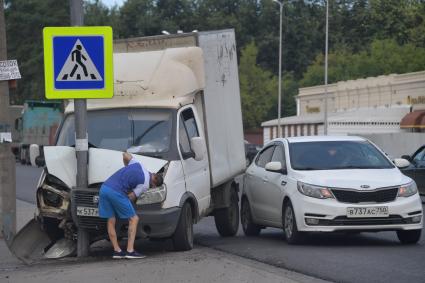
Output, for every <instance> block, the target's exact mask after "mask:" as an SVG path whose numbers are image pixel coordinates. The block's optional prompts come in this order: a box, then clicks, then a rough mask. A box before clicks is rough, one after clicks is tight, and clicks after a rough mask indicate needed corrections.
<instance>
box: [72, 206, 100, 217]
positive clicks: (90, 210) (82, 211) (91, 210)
mask: <svg viewBox="0 0 425 283" xmlns="http://www.w3.org/2000/svg"><path fill="white" fill-rule="evenodd" d="M77 215H78V216H94V217H96V216H99V209H98V208H97V207H85V206H77Z"/></svg>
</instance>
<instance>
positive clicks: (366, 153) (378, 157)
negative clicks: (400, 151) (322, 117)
mask: <svg viewBox="0 0 425 283" xmlns="http://www.w3.org/2000/svg"><path fill="white" fill-rule="evenodd" d="M289 151H290V159H291V166H292V168H293V169H294V170H335V169H389V168H394V165H393V164H392V163H391V162H390V161H389V160H388V159H387V158H386V157H385V156H384V155H383V154H382V153H381V152H380V151H379V150H378V149H376V147H375V146H373V145H372V144H371V143H369V142H367V141H324V142H297V143H290V144H289Z"/></svg>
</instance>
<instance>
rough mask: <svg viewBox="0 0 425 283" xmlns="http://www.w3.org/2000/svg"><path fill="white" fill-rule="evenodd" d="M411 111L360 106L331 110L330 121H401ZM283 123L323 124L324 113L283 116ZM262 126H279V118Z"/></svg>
mask: <svg viewBox="0 0 425 283" xmlns="http://www.w3.org/2000/svg"><path fill="white" fill-rule="evenodd" d="M409 112H410V108H409V107H408V106H399V107H377V108H360V109H353V110H349V111H345V112H329V114H328V115H329V116H328V122H329V123H331V122H399V121H400V120H401V119H402V118H403V116H405V115H406V114H407V113H409ZM280 121H281V125H294V124H323V121H324V115H323V113H318V114H307V115H302V116H291V117H285V118H281V120H280ZM261 126H262V127H272V126H277V119H274V120H270V121H266V122H263V123H261Z"/></svg>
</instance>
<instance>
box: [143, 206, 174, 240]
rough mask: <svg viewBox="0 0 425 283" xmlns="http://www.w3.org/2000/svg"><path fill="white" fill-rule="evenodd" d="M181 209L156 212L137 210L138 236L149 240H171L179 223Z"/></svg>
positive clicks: (158, 210)
mask: <svg viewBox="0 0 425 283" xmlns="http://www.w3.org/2000/svg"><path fill="white" fill-rule="evenodd" d="M180 212H181V207H171V208H166V209H156V210H143V209H142V210H137V215H138V216H139V225H138V227H137V234H138V235H139V236H142V237H148V238H169V237H171V236H172V235H173V234H174V231H175V230H176V227H177V224H178V222H179V217H180Z"/></svg>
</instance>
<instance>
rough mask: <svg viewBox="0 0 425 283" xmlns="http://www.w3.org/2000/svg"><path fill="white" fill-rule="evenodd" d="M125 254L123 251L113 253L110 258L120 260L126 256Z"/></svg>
mask: <svg viewBox="0 0 425 283" xmlns="http://www.w3.org/2000/svg"><path fill="white" fill-rule="evenodd" d="M126 254H127V253H126V252H125V251H120V252H116V251H114V253H113V254H112V258H113V259H121V258H125V256H126Z"/></svg>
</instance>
